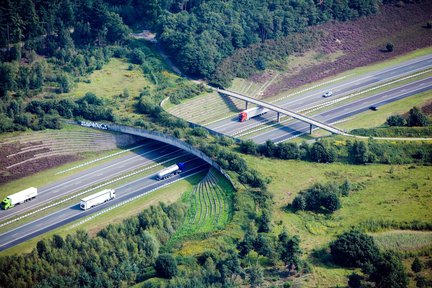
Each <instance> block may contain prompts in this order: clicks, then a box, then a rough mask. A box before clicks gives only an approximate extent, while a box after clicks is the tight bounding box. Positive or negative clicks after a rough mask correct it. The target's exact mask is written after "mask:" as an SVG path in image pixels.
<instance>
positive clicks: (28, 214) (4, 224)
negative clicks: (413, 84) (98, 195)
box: [0, 152, 186, 228]
mask: <svg viewBox="0 0 432 288" xmlns="http://www.w3.org/2000/svg"><path fill="white" fill-rule="evenodd" d="M173 153H174V152H173ZM185 155H186V154H185V153H182V154H181V155H179V156H176V157H174V158H171V159H168V160H165V161H162V162H160V163H156V164H154V165H151V166H148V167H145V168H143V169H140V170H137V171H135V172H132V173H130V174H127V175H124V176H121V177H118V178H115V179H113V180H110V181H108V182H105V183H102V184H100V185H97V186H95V187H93V188H90V189H87V190H85V191H82V192H80V193H77V194H74V195H72V196H70V197H67V198H65V199H63V200H60V201H58V202H56V203H52V204H50V205H47V206H44V207H42V208H39V209H37V210H35V211H32V212H30V213H27V214H25V215H22V216H19V217H17V218H14V219H11V220H9V221H7V222H4V223H1V224H0V228H1V227H3V226H6V225H9V224H12V223H14V222H16V221H19V220H21V219H24V218H26V217H28V216H31V215H34V214H37V213H39V212H41V211H44V210H46V209H48V208H51V207H54V206H57V205H59V204H61V203H64V202H66V201H69V200H72V199H74V198H76V197H78V196H81V195H83V194H85V193H88V192H91V191H94V190H97V189H100V188H102V187H104V186H107V185H110V184H112V183H115V182H117V181H120V180H123V179H125V178H128V177H131V176H134V175H136V174H138V173H141V172H144V171H146V170H149V169H152V168H155V167H157V166H158V165H161V164H164V163H166V162H169V161H172V160H175V159H178V158H180V157H183V156H185ZM164 156H166V155H164Z"/></svg>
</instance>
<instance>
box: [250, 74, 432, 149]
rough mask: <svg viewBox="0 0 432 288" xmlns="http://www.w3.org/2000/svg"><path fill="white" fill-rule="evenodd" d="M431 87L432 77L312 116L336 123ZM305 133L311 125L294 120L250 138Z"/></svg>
mask: <svg viewBox="0 0 432 288" xmlns="http://www.w3.org/2000/svg"><path fill="white" fill-rule="evenodd" d="M431 89H432V77H431V78H427V79H424V80H421V81H417V82H414V83H410V84H407V85H404V86H401V87H398V88H395V89H392V90H389V91H386V92H382V93H379V94H376V95H373V96H370V97H366V98H363V99H360V100H357V101H353V102H350V103H347V104H344V105H341V106H339V107H334V108H331V109H329V110H326V111H325V112H320V113H317V114H313V115H312V116H311V117H312V118H315V119H318V120H320V121H323V122H326V123H336V122H338V121H341V120H343V119H346V118H349V117H352V116H354V115H356V114H359V113H362V112H365V111H368V110H369V107H370V106H376V107H378V109H379V107H380V106H382V105H385V104H388V103H391V102H394V101H398V100H401V99H403V98H406V97H410V96H412V95H415V94H418V93H421V92H424V91H427V90H431ZM315 129H317V128H315ZM305 133H309V125H308V124H305V123H304V122H299V121H293V122H290V123H289V125H287V124H284V123H282V126H280V127H278V128H275V129H272V130H269V131H265V132H261V133H256V134H251V135H250V136H248V139H251V140H253V141H254V142H256V143H259V144H261V143H264V142H265V141H267V140H268V139H271V140H272V141H274V142H276V143H278V142H283V141H286V140H289V139H292V138H294V137H296V136H300V135H303V134H305Z"/></svg>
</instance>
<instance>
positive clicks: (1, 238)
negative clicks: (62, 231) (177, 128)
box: [0, 155, 209, 251]
mask: <svg viewBox="0 0 432 288" xmlns="http://www.w3.org/2000/svg"><path fill="white" fill-rule="evenodd" d="M208 169H209V164H208V163H206V162H204V161H203V160H201V159H198V158H196V157H193V156H192V155H191V159H190V161H188V163H187V166H186V170H185V171H184V172H182V173H180V174H179V175H175V176H173V177H170V178H168V179H166V180H161V181H157V180H156V177H155V176H156V173H155V174H152V175H150V176H146V177H144V178H142V179H138V180H135V181H133V182H129V183H127V184H124V185H122V186H119V187H116V188H114V189H115V190H116V198H115V199H114V200H111V201H109V202H106V203H103V204H101V205H99V206H96V207H94V208H92V209H89V210H86V211H83V210H81V209H80V208H79V200H77V203H76V204H74V205H72V206H70V207H67V208H65V209H62V210H60V211H57V212H54V213H52V214H49V215H47V216H45V217H42V218H40V219H37V220H35V221H32V222H30V223H27V224H24V225H22V226H20V227H18V228H16V229H13V230H10V231H8V232H5V233H3V234H1V235H0V251H3V250H5V249H7V248H10V247H12V246H15V245H17V244H19V243H22V242H24V241H27V240H29V239H31V238H34V237H36V236H38V235H41V234H43V233H46V232H48V231H51V230H53V229H55V228H58V227H60V226H63V225H66V224H68V223H71V222H73V221H75V220H78V219H80V218H83V217H87V216H90V215H91V214H94V213H96V212H98V211H100V210H102V209H105V208H107V207H109V206H113V205H115V204H118V203H120V202H123V201H125V200H127V199H130V198H133V197H135V196H138V195H141V194H145V193H147V192H148V191H150V190H152V189H155V188H157V187H160V186H161V185H164V184H167V183H171V182H173V181H175V180H178V179H181V178H186V177H188V176H191V175H194V174H196V173H199V172H202V171H205V170H208ZM116 209H122V208H121V207H119V208H116Z"/></svg>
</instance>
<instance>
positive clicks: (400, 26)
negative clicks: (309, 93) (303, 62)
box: [255, 1, 432, 97]
mask: <svg viewBox="0 0 432 288" xmlns="http://www.w3.org/2000/svg"><path fill="white" fill-rule="evenodd" d="M430 11H432V1H425V2H422V3H415V4H405V5H404V6H403V7H397V6H390V5H384V6H382V7H381V9H380V11H379V12H378V13H377V14H375V15H372V16H368V17H362V18H359V19H357V20H354V21H349V22H328V23H325V24H323V25H320V26H315V27H312V28H311V29H312V30H316V31H321V32H322V33H323V37H322V39H321V41H320V42H321V45H320V48H318V51H317V52H320V53H324V54H333V53H340V52H342V53H341V54H342V56H340V57H338V58H337V59H336V60H334V61H332V62H326V63H322V64H318V65H314V66H312V67H308V68H305V69H302V70H301V71H299V72H298V73H297V74H296V75H292V74H286V75H282V76H281V77H279V81H278V82H276V83H273V84H272V85H270V86H269V87H268V88H267V89H266V91H265V92H264V95H263V96H264V97H271V96H274V95H277V94H279V93H281V92H283V91H285V90H288V89H292V88H294V87H298V86H301V85H304V84H307V83H311V82H314V81H317V80H320V79H323V78H325V77H329V76H333V75H336V74H339V73H341V72H344V71H346V70H349V69H353V68H355V67H360V66H365V65H369V64H371V63H374V62H379V61H383V60H387V59H390V58H393V57H396V56H400V55H402V54H405V53H408V52H411V51H414V50H416V49H418V48H424V47H428V46H431V45H432V29H427V28H426V27H425V24H426V22H427V21H428V20H430V17H431V14H430ZM388 42H391V43H393V44H394V50H393V51H392V52H387V51H385V49H386V48H385V47H386V43H388ZM255 77H256V76H255Z"/></svg>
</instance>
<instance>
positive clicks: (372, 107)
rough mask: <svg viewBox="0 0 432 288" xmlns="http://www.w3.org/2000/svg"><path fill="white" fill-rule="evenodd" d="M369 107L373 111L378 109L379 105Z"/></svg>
mask: <svg viewBox="0 0 432 288" xmlns="http://www.w3.org/2000/svg"><path fill="white" fill-rule="evenodd" d="M369 109H370V110H372V111H378V107H377V106H370V107H369Z"/></svg>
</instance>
